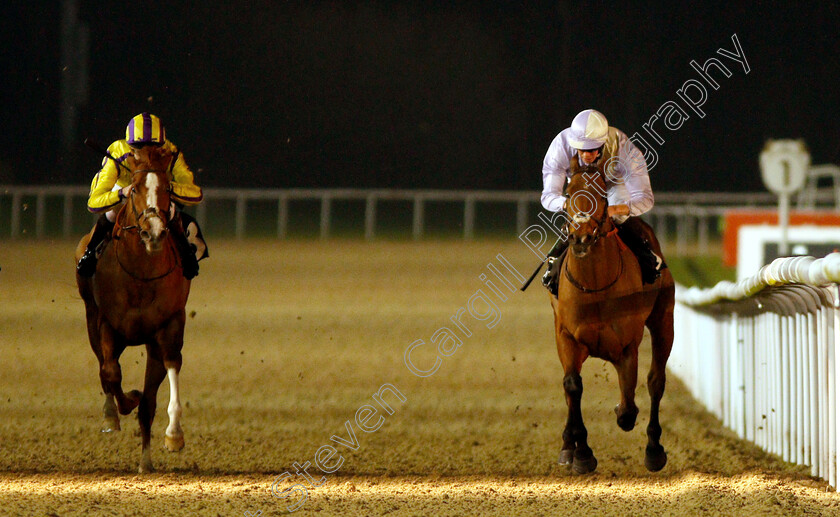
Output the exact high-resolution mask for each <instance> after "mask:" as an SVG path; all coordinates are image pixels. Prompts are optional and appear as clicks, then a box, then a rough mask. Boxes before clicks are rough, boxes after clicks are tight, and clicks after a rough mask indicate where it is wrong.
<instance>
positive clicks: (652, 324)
mask: <svg viewBox="0 0 840 517" xmlns="http://www.w3.org/2000/svg"><path fill="white" fill-rule="evenodd" d="M664 294H665V293H663V294H660V296H659V300H657V305H656V307H655V308H654V311H653V313H652V314H651V316H650V317H649V318H648V322H647V325H648V328H649V329H650V336H651V345H652V346H653V359H652V361H651V364H650V373H648V393H650V423H649V424H648V427H647V435H648V443H647V447H646V448H645V467H647V469H648V470H650V471H651V472H656V471H659V470H661V469H662V467H664V466H665V463H667V461H668V456H667V455H666V454H665V448H664V447H662V444H661V443H659V439H660V437H661V436H662V427H661V426H660V425H659V403H660V401H661V400H662V395H663V394H664V393H665V364H666V363H667V362H668V357H670V355H671V346H672V345H673V343H674V313H673V292H672V293H671V304H670V306H669V305H668V304H667V303H665V302H663V299H664V300H667V298H666V296H665V295H664ZM657 309H658V310H657Z"/></svg>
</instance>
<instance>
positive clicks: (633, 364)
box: [614, 344, 639, 431]
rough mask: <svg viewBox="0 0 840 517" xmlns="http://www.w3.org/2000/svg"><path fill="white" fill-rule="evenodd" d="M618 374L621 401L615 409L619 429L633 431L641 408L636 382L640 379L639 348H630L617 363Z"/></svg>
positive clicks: (636, 346)
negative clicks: (638, 405)
mask: <svg viewBox="0 0 840 517" xmlns="http://www.w3.org/2000/svg"><path fill="white" fill-rule="evenodd" d="M614 366H615V370H616V372H618V385H619V388H620V389H621V401H620V402H619V403H618V405H617V406H616V407H615V414H616V421H617V422H618V427H620V428H621V429H622V430H624V431H632V430H633V428H634V427H636V416H638V414H639V408H638V407H637V406H636V381H637V380H638V378H639V346H638V344H637V345H635V346H628V347H627V348H626V349H625V350H624V353H623V354H622V356H621V359H619V360H618V362H616V363H615V365H614Z"/></svg>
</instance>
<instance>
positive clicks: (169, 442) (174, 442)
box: [163, 434, 184, 452]
mask: <svg viewBox="0 0 840 517" xmlns="http://www.w3.org/2000/svg"><path fill="white" fill-rule="evenodd" d="M163 442H164V444H165V445H166V449H167V450H168V451H169V452H178V451H180V450H181V449H183V448H184V435H183V434H182V435H178V436H169V435H166V436H164V437H163Z"/></svg>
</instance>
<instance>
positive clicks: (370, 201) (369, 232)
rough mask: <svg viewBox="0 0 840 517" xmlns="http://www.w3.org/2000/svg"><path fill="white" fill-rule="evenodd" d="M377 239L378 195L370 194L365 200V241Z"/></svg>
mask: <svg viewBox="0 0 840 517" xmlns="http://www.w3.org/2000/svg"><path fill="white" fill-rule="evenodd" d="M375 237H376V194H373V193H371V194H368V195H367V197H366V198H365V240H368V241H371V240H373V239H374V238H375Z"/></svg>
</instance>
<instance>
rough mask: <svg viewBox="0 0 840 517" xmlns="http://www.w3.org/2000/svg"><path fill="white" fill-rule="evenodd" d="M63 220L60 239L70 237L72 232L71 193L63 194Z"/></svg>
mask: <svg viewBox="0 0 840 517" xmlns="http://www.w3.org/2000/svg"><path fill="white" fill-rule="evenodd" d="M62 209H63V212H64V213H63V216H62V217H63V218H62V223H61V235H62V237H65V238H67V237H70V233H71V232H72V231H73V194H72V193H71V192H65V193H64V204H63V205H62Z"/></svg>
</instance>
